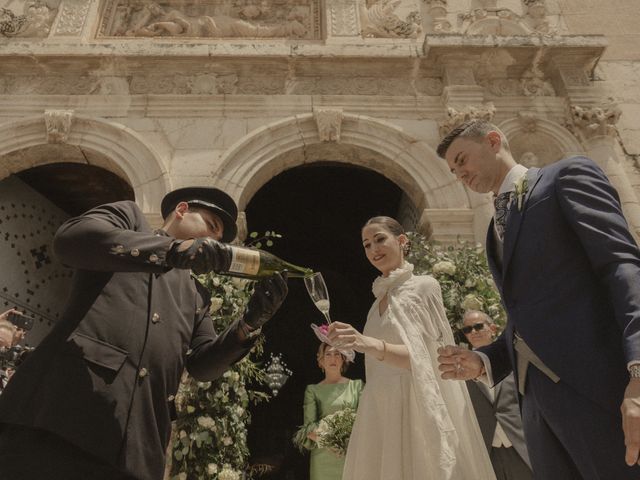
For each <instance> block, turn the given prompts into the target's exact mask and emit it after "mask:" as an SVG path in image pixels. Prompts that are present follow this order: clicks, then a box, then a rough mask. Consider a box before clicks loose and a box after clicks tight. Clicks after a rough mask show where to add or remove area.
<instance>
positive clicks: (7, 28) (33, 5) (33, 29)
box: [0, 1, 57, 38]
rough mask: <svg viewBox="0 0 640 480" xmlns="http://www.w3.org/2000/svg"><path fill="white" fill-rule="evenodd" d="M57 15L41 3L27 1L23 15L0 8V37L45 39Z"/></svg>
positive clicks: (55, 10)
mask: <svg viewBox="0 0 640 480" xmlns="http://www.w3.org/2000/svg"><path fill="white" fill-rule="evenodd" d="M56 13H57V9H56V8H52V7H50V6H49V5H47V4H46V3H45V2H43V1H27V2H25V3H24V6H23V13H22V14H18V13H16V12H14V11H13V10H10V9H8V8H0V35H3V36H5V37H40V38H42V37H46V36H48V35H49V31H50V30H51V25H52V23H53V20H54V19H55V16H56Z"/></svg>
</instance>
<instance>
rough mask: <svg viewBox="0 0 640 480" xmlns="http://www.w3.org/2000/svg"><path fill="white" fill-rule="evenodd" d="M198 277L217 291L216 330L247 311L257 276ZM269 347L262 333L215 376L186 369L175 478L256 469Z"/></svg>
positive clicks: (225, 479) (240, 474) (232, 479)
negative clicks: (255, 409)
mask: <svg viewBox="0 0 640 480" xmlns="http://www.w3.org/2000/svg"><path fill="white" fill-rule="evenodd" d="M270 236H271V235H270ZM252 238H255V236H254V237H252ZM198 280H200V282H201V283H202V284H203V285H204V286H205V287H207V288H208V289H209V291H210V292H211V307H210V313H211V316H212V318H213V321H214V327H215V329H216V331H221V330H223V329H225V328H226V327H227V326H228V325H229V324H230V323H232V322H233V321H234V320H235V319H237V318H238V317H239V316H240V315H241V314H242V313H243V312H244V310H245V307H246V304H247V302H248V301H249V298H250V297H251V294H252V293H253V282H250V281H247V280H244V279H238V278H233V277H229V276H223V275H215V274H212V273H211V274H206V275H201V276H199V277H198ZM263 347H264V337H261V338H259V339H258V341H257V342H256V345H255V346H254V348H253V350H252V351H251V353H250V354H249V355H248V356H246V357H245V358H244V359H242V360H241V361H239V362H238V363H236V364H235V365H234V366H233V367H231V368H230V369H229V370H228V371H227V372H225V373H224V374H223V376H222V377H221V378H219V379H217V380H215V381H213V382H198V381H196V380H195V379H193V378H191V377H190V376H188V375H187V374H185V375H184V377H183V381H182V382H181V384H180V387H179V389H178V393H177V395H176V398H175V404H176V410H177V414H178V418H177V420H176V424H175V428H174V432H173V438H172V446H171V459H170V461H171V476H170V479H171V480H201V479H214V480H240V479H244V478H247V476H250V475H251V473H252V472H251V471H248V465H249V449H248V447H247V425H248V424H249V423H250V422H251V415H250V412H249V405H250V403H258V402H260V401H264V400H268V399H269V398H270V395H269V394H268V393H265V391H264V390H266V385H267V377H266V372H265V371H264V369H263V367H262V366H261V363H259V362H261V361H262V358H261V357H262V355H263Z"/></svg>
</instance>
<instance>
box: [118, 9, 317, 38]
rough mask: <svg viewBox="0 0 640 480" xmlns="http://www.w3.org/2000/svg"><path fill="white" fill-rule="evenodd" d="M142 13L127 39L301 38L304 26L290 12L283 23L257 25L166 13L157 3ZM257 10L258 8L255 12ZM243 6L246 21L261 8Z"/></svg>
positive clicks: (179, 13) (169, 11)
mask: <svg viewBox="0 0 640 480" xmlns="http://www.w3.org/2000/svg"><path fill="white" fill-rule="evenodd" d="M143 8H144V9H145V12H144V13H143V14H142V15H141V16H140V17H139V18H138V20H137V21H136V22H135V24H134V25H133V26H132V27H131V28H130V29H129V30H127V31H126V32H125V35H127V36H135V37H157V36H183V37H303V36H304V35H306V33H307V27H305V25H304V24H303V23H302V22H301V20H304V19H303V18H300V16H299V14H297V13H294V12H291V13H290V14H289V16H288V17H287V19H286V21H285V22H284V23H281V24H278V25H260V24H257V23H253V22H250V21H248V20H243V19H242V18H234V17H230V16H228V15H199V16H190V15H187V14H185V13H183V12H181V11H180V10H176V9H171V10H166V9H164V8H163V7H161V6H160V5H158V4H157V3H156V2H151V3H149V4H147V5H145V6H144V7H143ZM256 8H257V9H256ZM256 8H249V7H245V8H244V9H243V10H241V14H242V15H243V16H244V17H245V18H255V17H256V16H258V15H259V14H260V7H256Z"/></svg>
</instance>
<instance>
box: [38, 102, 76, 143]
mask: <svg viewBox="0 0 640 480" xmlns="http://www.w3.org/2000/svg"><path fill="white" fill-rule="evenodd" d="M72 121H73V110H46V111H45V112H44V123H45V125H46V127H47V143H67V140H68V139H69V132H70V131H71V122H72Z"/></svg>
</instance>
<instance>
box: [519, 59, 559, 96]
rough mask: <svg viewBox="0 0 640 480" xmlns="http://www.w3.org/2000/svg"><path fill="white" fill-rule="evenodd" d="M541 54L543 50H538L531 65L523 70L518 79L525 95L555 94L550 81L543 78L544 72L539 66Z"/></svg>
mask: <svg viewBox="0 0 640 480" xmlns="http://www.w3.org/2000/svg"><path fill="white" fill-rule="evenodd" d="M543 55H544V50H542V49H541V50H538V52H537V53H536V55H535V56H534V58H533V62H532V63H531V67H530V68H529V69H527V70H526V71H525V72H524V74H523V75H522V79H521V80H520V84H521V85H522V93H523V94H524V95H525V96H527V97H544V96H554V95H555V94H556V92H555V90H554V89H553V86H551V82H549V81H548V80H546V79H545V76H544V72H543V71H542V69H541V67H540V65H541V63H542V57H543Z"/></svg>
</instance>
